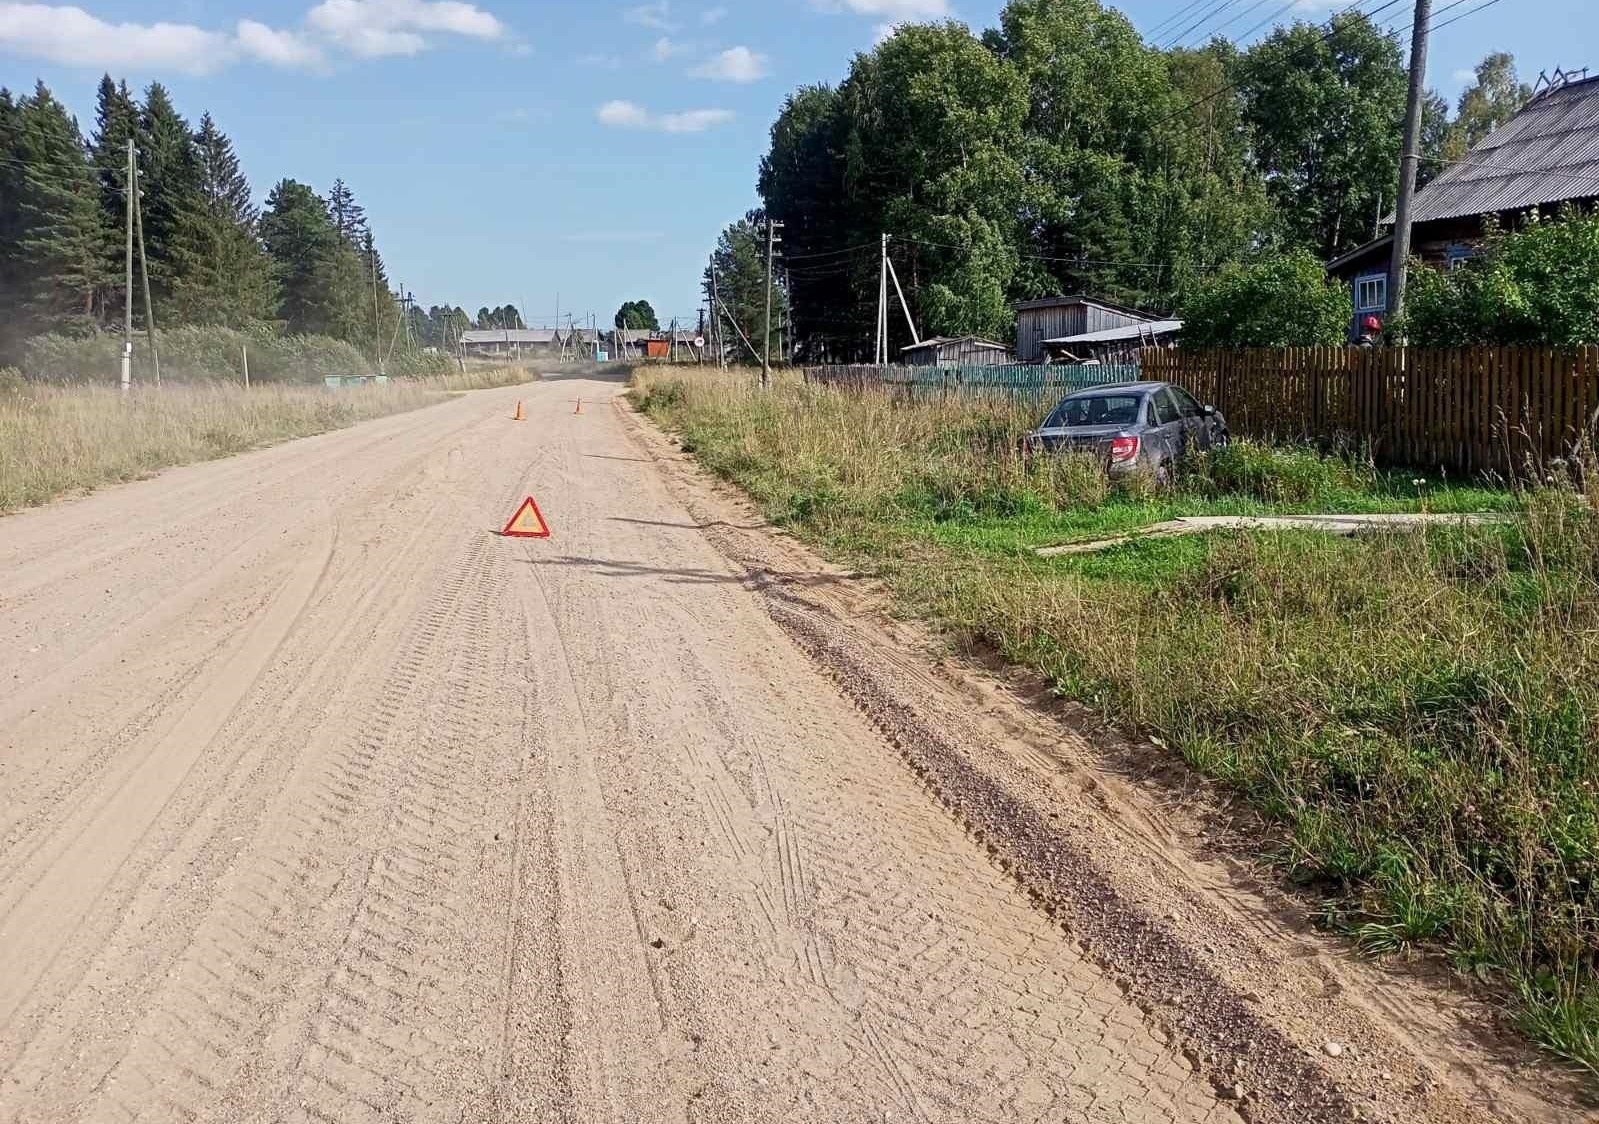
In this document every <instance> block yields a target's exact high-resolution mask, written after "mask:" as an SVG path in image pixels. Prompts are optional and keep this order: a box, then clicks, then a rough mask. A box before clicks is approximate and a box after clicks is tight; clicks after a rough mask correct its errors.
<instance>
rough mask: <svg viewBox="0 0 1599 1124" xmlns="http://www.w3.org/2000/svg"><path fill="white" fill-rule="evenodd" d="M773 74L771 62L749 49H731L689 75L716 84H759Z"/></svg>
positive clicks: (707, 61)
mask: <svg viewBox="0 0 1599 1124" xmlns="http://www.w3.org/2000/svg"><path fill="white" fill-rule="evenodd" d="M771 72H772V68H771V65H770V60H769V59H768V58H767V57H766V56H765V55H762V54H757V53H756V52H754V51H752V50H750V49H749V48H748V47H729V48H728V49H727V50H725V51H723V52H722V53H721V54H719V55H717V56H715V57H714V58H711V59H708V60H706V61H705V62H703V63H701V64H700V65H699V66H696V67H695V68H694V69H693V70H691V71H689V74H690V75H691V76H693V77H695V78H709V79H711V80H712V81H715V82H758V81H760V80H761V79H762V78H765V77H766V76H767V75H768V74H770V73H771Z"/></svg>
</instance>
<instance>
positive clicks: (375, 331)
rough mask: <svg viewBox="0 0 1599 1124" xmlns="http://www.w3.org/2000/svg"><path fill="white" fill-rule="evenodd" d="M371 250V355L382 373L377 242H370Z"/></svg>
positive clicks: (381, 328) (381, 331) (381, 332)
mask: <svg viewBox="0 0 1599 1124" xmlns="http://www.w3.org/2000/svg"><path fill="white" fill-rule="evenodd" d="M368 245H369V246H370V247H371V250H372V356H373V358H374V359H376V360H377V361H378V374H380V375H381V374H382V373H383V327H382V325H381V324H379V323H378V251H377V243H376V242H370V243H368Z"/></svg>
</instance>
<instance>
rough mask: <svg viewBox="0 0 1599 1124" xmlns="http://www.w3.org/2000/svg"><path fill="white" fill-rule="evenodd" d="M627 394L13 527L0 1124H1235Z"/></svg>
mask: <svg viewBox="0 0 1599 1124" xmlns="http://www.w3.org/2000/svg"><path fill="white" fill-rule="evenodd" d="M618 389H619V388H618V387H617V386H616V385H615V384H611V383H602V382H590V381H582V380H568V379H547V380H546V381H544V382H543V383H541V384H540V385H538V386H537V387H528V388H521V389H512V390H508V391H494V392H484V393H479V394H473V395H468V396H465V397H462V398H460V399H458V400H456V401H454V402H451V403H449V404H447V405H444V406H440V407H437V408H433V409H430V410H425V411H421V412H418V413H413V414H408V415H403V416H398V417H393V418H388V419H384V420H382V421H378V422H374V423H369V424H366V425H363V426H361V427H358V428H356V429H352V430H347V431H343V432H339V433H334V434H329V435H325V436H322V437H317V438H311V439H307V440H303V441H299V442H295V443H292V444H289V445H285V446H281V447H279V448H275V449H271V450H266V451H262V452H258V453H252V454H249V455H246V456H242V457H238V458H234V459H232V460H228V461H222V462H216V463H212V464H207V465H199V466H194V467H190V468H185V469H180V470H176V471H172V472H168V473H166V474H164V475H162V476H160V477H159V478H157V479H154V480H151V481H146V482H143V483H140V484H136V485H131V486H126V487H120V488H115V489H111V490H108V491H106V492H103V493H101V494H98V495H96V496H93V497H90V498H88V499H85V500H80V501H75V502H70V503H66V504H61V505H57V506H55V507H52V508H49V509H45V510H40V511H35V512H30V513H27V514H24V515H21V516H18V517H15V518H11V519H7V520H4V521H3V522H0V574H4V575H5V577H4V585H3V588H0V1121H6V1122H10V1121H29V1122H51V1124H55V1122H65V1121H89V1122H100V1121H124V1120H150V1121H166V1120H174V1121H176V1120H195V1121H334V1122H339V1124H360V1122H365V1121H372V1122H378V1121H441V1122H442V1121H452V1122H454V1121H468V1122H473V1124H477V1122H488V1121H617V1122H637V1121H679V1120H703V1121H759V1120H772V1121H777V1120H782V1121H790V1120H793V1121H810V1120H814V1121H845V1120H848V1121H867V1120H904V1121H977V1120H994V1121H1022V1120H1028V1121H1031V1120H1071V1121H1137V1120H1149V1121H1174V1120H1176V1121H1227V1120H1235V1119H1238V1116H1237V1115H1236V1113H1235V1109H1236V1108H1238V1107H1239V1103H1238V1102H1237V1101H1236V1100H1231V1099H1229V1097H1236V1096H1240V1095H1243V1096H1246V1097H1248V1098H1249V1099H1250V1100H1254V1091H1253V1090H1249V1091H1245V1090H1242V1089H1241V1088H1240V1089H1230V1088H1228V1087H1227V1086H1226V1085H1225V1083H1222V1082H1218V1080H1217V1075H1216V1073H1215V1072H1208V1073H1207V1072H1201V1071H1200V1070H1201V1069H1202V1068H1203V1067H1202V1065H1201V1059H1197V1058H1194V1059H1191V1058H1189V1057H1185V1056H1184V1054H1183V1052H1182V1043H1181V1042H1180V1041H1178V1040H1177V1039H1176V1038H1174V1036H1173V1035H1172V1034H1171V1033H1169V1032H1168V1031H1166V1030H1163V1029H1162V1028H1161V1027H1160V1026H1158V1025H1156V1023H1155V1022H1154V1021H1152V1020H1151V1019H1150V1018H1149V1017H1146V1013H1145V1011H1143V1010H1140V1007H1139V1005H1138V1003H1137V1001H1138V996H1137V995H1136V994H1129V993H1128V989H1127V987H1126V986H1125V984H1121V985H1119V984H1118V981H1116V980H1113V979H1112V978H1111V976H1110V975H1108V974H1107V972H1106V971H1105V970H1104V968H1103V966H1102V965H1101V964H1099V963H1098V962H1096V961H1093V960H1090V959H1089V958H1087V957H1086V956H1085V955H1084V954H1083V952H1082V951H1081V949H1080V946H1079V944H1078V943H1077V942H1074V941H1073V940H1071V939H1069V938H1068V937H1067V935H1066V934H1065V933H1063V931H1062V928H1061V926H1060V925H1059V924H1058V923H1057V922H1056V921H1054V920H1052V919H1051V918H1050V917H1049V916H1048V915H1047V914H1046V913H1045V912H1044V911H1043V910H1040V909H1039V908H1037V907H1036V906H1035V905H1034V903H1033V902H1032V901H1030V900H1029V898H1028V896H1027V895H1026V894H1025V893H1024V892H1023V890H1022V889H1021V888H1020V887H1019V885H1018V883H1017V882H1016V881H1015V880H1014V879H1013V878H1011V877H1009V876H1007V875H1006V874H1005V873H1004V872H1003V871H1002V870H1001V869H1000V868H999V866H998V865H996V864H995V863H994V862H992V861H991V860H990V858H989V856H988V855H987V854H985V851H984V849H983V848H982V847H980V846H978V845H977V844H975V843H974V842H973V841H972V839H971V838H969V836H968V834H967V833H966V831H965V830H963V829H962V827H961V826H960V825H959V824H958V823H957V821H956V819H955V818H953V817H951V816H950V815H949V814H948V813H947V812H946V811H945V810H944V809H942V808H940V807H939V805H938V803H937V802H936V801H934V800H933V799H931V798H930V797H929V795H928V793H927V792H926V791H925V790H924V788H923V787H922V784H921V783H920V781H919V780H918V778H917V776H916V775H915V774H914V772H913V771H912V770H911V769H907V768H906V766H905V762H904V760H903V759H902V757H901V755H900V753H899V752H898V751H897V750H896V749H895V747H894V746H893V745H891V744H890V743H889V741H888V740H887V739H886V738H885V736H884V733H883V730H882V728H881V726H880V724H876V723H874V722H872V721H871V720H870V719H869V718H868V717H867V715H866V714H865V713H864V712H863V711H862V709H861V708H860V707H859V706H857V705H855V704H854V703H852V702H851V701H850V699H849V697H848V696H847V693H846V692H843V691H841V690H840V689H839V686H838V685H837V684H836V683H835V682H834V680H833V679H830V678H829V677H828V676H827V675H825V674H824V673H823V671H822V670H821V669H820V668H819V666H818V664H817V663H816V662H815V661H814V660H813V659H812V658H811V656H810V655H808V654H807V653H806V652H805V651H804V650H803V645H801V644H797V643H796V642H795V638H794V635H793V634H792V630H788V631H785V629H784V628H783V627H782V625H781V623H780V621H779V620H777V619H774V616H773V615H772V613H771V612H769V611H768V610H767V609H766V608H763V604H762V599H761V598H760V596H758V595H757V593H755V592H753V591H752V590H751V588H750V587H749V583H748V581H747V580H746V574H745V573H744V572H742V571H741V569H740V568H739V567H738V566H736V565H734V564H733V563H731V562H730V561H729V560H728V559H727V557H726V556H725V555H724V553H722V552H719V551H718V549H717V548H716V546H715V545H714V544H713V542H712V540H711V539H710V538H708V537H707V536H706V535H705V534H703V533H702V531H701V529H700V528H699V527H698V526H696V520H694V519H692V518H690V516H689V515H688V513H687V512H686V511H685V509H684V507H683V506H682V505H681V504H680V503H679V502H678V500H677V499H676V498H674V495H673V494H672V492H671V489H670V488H669V486H668V483H667V481H666V480H665V479H664V478H663V477H662V476H661V475H660V474H659V472H657V470H656V468H655V466H654V464H653V463H652V461H651V459H650V458H649V457H648V456H647V455H645V453H644V452H643V451H642V450H641V448H640V446H639V444H638V442H637V440H635V439H634V438H633V437H631V436H630V434H629V430H628V426H627V423H626V422H625V420H624V419H623V417H622V416H621V413H620V411H618V410H617V409H615V408H613V407H612V406H611V405H610V404H609V399H610V398H611V396H613V395H614V394H615V393H616V392H617V391H618ZM519 398H521V399H525V400H526V402H527V406H528V414H529V418H528V421H527V422H526V423H524V424H517V423H514V422H511V421H510V420H509V417H510V414H511V412H512V410H513V407H514V405H515V402H516V401H517V399H519ZM579 399H582V400H583V402H584V407H583V411H582V413H581V414H575V413H574V409H575V403H576V401H577V400H579ZM528 493H532V494H534V495H535V496H536V497H537V498H538V500H539V502H540V505H541V507H542V508H543V511H544V513H545V515H546V516H547V518H548V519H549V521H550V523H551V524H552V525H553V528H554V531H555V537H554V538H553V539H552V540H550V541H548V542H525V541H513V540H506V539H500V538H498V537H496V536H495V535H494V534H493V533H492V532H493V531H494V530H495V529H496V528H497V527H498V526H499V525H500V524H501V523H502V522H503V521H504V520H505V519H506V518H507V517H508V516H509V515H510V514H511V512H512V511H513V510H514V509H515V506H516V504H517V502H518V501H520V499H521V497H522V496H524V495H525V494H528ZM1218 1085H1220V1087H1221V1092H1220V1093H1218ZM1262 1107H1263V1108H1274V1111H1275V1109H1284V1110H1285V1111H1287V1113H1288V1115H1290V1116H1294V1115H1296V1114H1298V1118H1300V1119H1304V1118H1306V1117H1305V1116H1304V1115H1302V1111H1303V1110H1302V1109H1301V1110H1294V1109H1293V1108H1292V1106H1291V1105H1286V1106H1285V1105H1278V1106H1271V1105H1269V1104H1267V1103H1265V1102H1262ZM1257 1115H1258V1113H1257ZM1270 1115H1271V1113H1270V1112H1267V1113H1266V1116H1267V1117H1269V1116H1270ZM1310 1118H1314V1114H1313V1113H1312V1114H1311V1117H1310ZM1340 1118H1346V1119H1347V1118H1348V1117H1347V1116H1343V1117H1340Z"/></svg>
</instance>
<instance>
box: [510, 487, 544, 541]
mask: <svg viewBox="0 0 1599 1124" xmlns="http://www.w3.org/2000/svg"><path fill="white" fill-rule="evenodd" d="M500 534H501V535H503V536H504V537H505V538H508V539H547V538H549V537H550V525H549V524H548V523H546V522H545V521H544V513H543V512H541V511H540V510H539V505H538V504H536V503H534V502H533V497H532V496H529V497H528V498H527V499H526V500H525V501H523V503H522V506H521V507H520V508H519V509H518V510H517V513H516V514H515V515H513V516H512V517H511V521H510V522H509V523H507V524H506V525H505V530H503V531H501V532H500Z"/></svg>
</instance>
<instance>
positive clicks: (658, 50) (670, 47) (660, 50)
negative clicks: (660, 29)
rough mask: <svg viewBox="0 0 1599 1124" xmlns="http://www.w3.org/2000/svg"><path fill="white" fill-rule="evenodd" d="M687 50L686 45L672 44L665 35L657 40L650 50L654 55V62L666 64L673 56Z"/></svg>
mask: <svg viewBox="0 0 1599 1124" xmlns="http://www.w3.org/2000/svg"><path fill="white" fill-rule="evenodd" d="M688 49H689V47H688V44H686V43H678V42H674V41H673V40H672V39H670V38H668V37H667V36H665V35H663V36H661V37H660V38H659V39H657V40H656V41H655V46H654V47H653V48H652V50H653V51H654V53H655V61H656V62H666V61H667V60H668V59H670V58H671V57H672V56H673V55H681V54H682V53H683V52H685V51H687V50H688Z"/></svg>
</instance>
